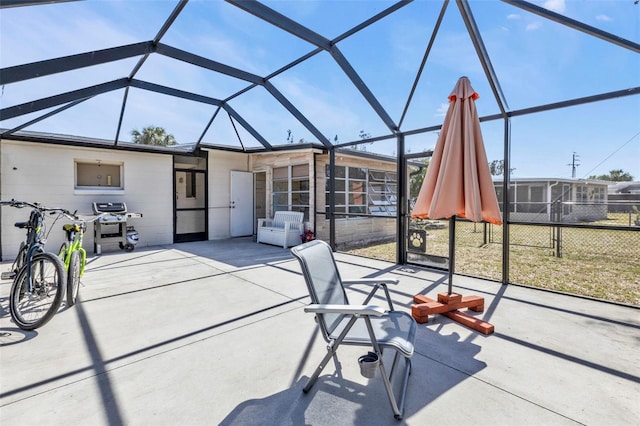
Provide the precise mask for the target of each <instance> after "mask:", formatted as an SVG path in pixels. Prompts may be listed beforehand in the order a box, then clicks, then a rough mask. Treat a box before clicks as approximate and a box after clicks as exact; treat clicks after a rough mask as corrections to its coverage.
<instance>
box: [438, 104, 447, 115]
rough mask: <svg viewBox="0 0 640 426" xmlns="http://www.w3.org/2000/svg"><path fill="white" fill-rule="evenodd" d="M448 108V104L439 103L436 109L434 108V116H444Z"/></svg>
mask: <svg viewBox="0 0 640 426" xmlns="http://www.w3.org/2000/svg"><path fill="white" fill-rule="evenodd" d="M448 109H449V104H448V103H446V104H444V103H443V104H440V106H439V107H438V109H436V117H444V116H445V115H447V110H448Z"/></svg>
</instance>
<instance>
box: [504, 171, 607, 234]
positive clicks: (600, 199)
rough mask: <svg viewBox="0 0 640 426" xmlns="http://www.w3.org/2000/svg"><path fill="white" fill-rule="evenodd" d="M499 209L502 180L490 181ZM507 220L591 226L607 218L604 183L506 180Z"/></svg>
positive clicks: (562, 180) (555, 179) (545, 179)
mask: <svg viewBox="0 0 640 426" xmlns="http://www.w3.org/2000/svg"><path fill="white" fill-rule="evenodd" d="M494 185H495V187H496V193H497V195H498V202H499V203H500V209H501V210H502V207H503V202H502V200H503V198H502V194H503V180H502V179H494ZM509 194H510V196H509V201H510V208H511V211H510V219H511V220H514V221H524V222H547V221H554V222H570V223H571V222H591V221H596V220H602V219H606V218H607V183H606V182H601V181H595V180H585V179H562V178H517V179H510V191H509Z"/></svg>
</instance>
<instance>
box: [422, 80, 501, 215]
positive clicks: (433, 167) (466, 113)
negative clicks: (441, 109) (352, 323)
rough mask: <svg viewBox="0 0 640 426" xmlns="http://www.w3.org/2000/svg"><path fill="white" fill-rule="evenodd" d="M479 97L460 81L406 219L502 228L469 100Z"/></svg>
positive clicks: (478, 126) (486, 162)
mask: <svg viewBox="0 0 640 426" xmlns="http://www.w3.org/2000/svg"><path fill="white" fill-rule="evenodd" d="M478 97H479V95H478V94H477V93H476V92H475V91H474V90H473V88H472V87H471V82H470V81H469V79H468V78H467V77H460V79H459V80H458V82H457V83H456V86H455V87H454V88H453V92H452V93H451V95H449V109H448V110H447V114H446V116H445V119H444V123H443V124H442V130H441V131H440V135H439V136H438V141H437V143H436V148H435V151H434V153H433V156H432V158H431V161H430V162H429V167H428V168H427V174H426V176H425V178H424V182H423V183H422V187H421V188H420V193H419V194H418V199H417V200H416V204H415V207H414V209H413V211H412V212H411V217H414V218H421V219H448V218H451V217H453V216H458V217H463V218H467V219H469V220H471V221H473V222H481V221H486V222H489V223H494V224H496V225H500V224H502V216H501V215H500V207H499V205H498V198H497V197H496V190H495V188H494V186H493V181H492V180H491V172H490V170H489V163H488V161H487V154H486V152H485V150H484V142H483V140H482V133H481V132H480V120H479V119H478V112H477V111H476V104H475V100H476V99H478Z"/></svg>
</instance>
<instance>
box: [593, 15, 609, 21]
mask: <svg viewBox="0 0 640 426" xmlns="http://www.w3.org/2000/svg"><path fill="white" fill-rule="evenodd" d="M596 20H598V21H604V22H611V21H613V18H612V17H610V16H608V15H605V14H600V15H598V16H596Z"/></svg>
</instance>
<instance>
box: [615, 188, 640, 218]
mask: <svg viewBox="0 0 640 426" xmlns="http://www.w3.org/2000/svg"><path fill="white" fill-rule="evenodd" d="M607 183H608V184H609V187H608V194H607V196H608V197H609V203H610V204H609V211H610V212H616V213H636V211H635V210H634V206H635V208H636V209H640V182H639V181H635V182H607Z"/></svg>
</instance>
